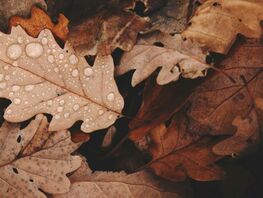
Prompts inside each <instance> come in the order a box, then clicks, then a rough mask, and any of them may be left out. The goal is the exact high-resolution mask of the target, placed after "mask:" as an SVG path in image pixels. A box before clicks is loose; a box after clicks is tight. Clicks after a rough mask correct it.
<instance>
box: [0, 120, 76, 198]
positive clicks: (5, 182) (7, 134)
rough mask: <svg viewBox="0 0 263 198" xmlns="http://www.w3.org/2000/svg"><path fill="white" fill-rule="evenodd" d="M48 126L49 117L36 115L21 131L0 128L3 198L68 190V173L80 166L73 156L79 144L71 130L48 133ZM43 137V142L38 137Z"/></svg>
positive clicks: (8, 126) (9, 126) (12, 126)
mask: <svg viewBox="0 0 263 198" xmlns="http://www.w3.org/2000/svg"><path fill="white" fill-rule="evenodd" d="M45 125H47V120H46V118H45V117H44V116H43V115H37V116H36V118H35V119H34V120H32V121H31V122H30V124H29V125H28V126H27V127H26V128H24V129H22V130H20V129H19V125H16V124H10V123H7V122H5V123H4V124H3V125H2V127H1V128H0V147H1V150H0V178H1V180H0V184H1V188H0V194H1V195H4V197H29V198H31V197H32V198H36V197H43V198H44V197H46V196H45V194H43V191H44V192H47V193H51V194H52V193H65V192H68V191H69V188H70V181H69V179H68V178H67V176H66V174H67V173H69V172H72V171H74V170H76V169H77V168H79V167H80V165H81V158H80V157H78V156H71V155H70V153H71V152H73V151H74V150H76V149H77V148H78V147H79V144H74V143H73V142H71V140H70V133H69V132H68V131H58V132H53V133H52V134H49V133H48V132H47V130H46V129H47V128H46V127H43V126H45ZM40 134H41V135H43V137H44V139H43V140H41V139H39V138H38V137H39V135H40ZM46 134H49V136H47V135H46ZM35 135H37V136H38V137H35ZM39 189H41V190H42V191H40V190H39Z"/></svg>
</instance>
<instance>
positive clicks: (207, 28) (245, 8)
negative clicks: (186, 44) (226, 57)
mask: <svg viewBox="0 0 263 198" xmlns="http://www.w3.org/2000/svg"><path fill="white" fill-rule="evenodd" d="M261 20H263V2H262V1H261V0H259V1H251V0H235V1H232V0H231V1H229V0H208V1H206V2H205V3H204V4H203V5H201V6H200V7H199V8H198V9H197V11H196V13H195V15H194V16H193V18H192V19H191V21H190V23H189V26H188V28H187V29H186V30H185V31H184V32H183V33H182V35H183V36H184V37H185V38H187V39H190V40H193V41H197V42H198V43H199V44H200V45H201V46H203V47H204V48H205V49H207V50H209V51H214V52H217V53H222V54H226V53H227V52H228V50H229V49H230V47H231V45H232V44H233V42H234V41H235V39H236V36H237V34H243V35H244V36H246V37H248V38H259V37H260V36H261V35H262V29H261V26H260V21H261Z"/></svg>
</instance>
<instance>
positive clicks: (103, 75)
mask: <svg viewBox="0 0 263 198" xmlns="http://www.w3.org/2000/svg"><path fill="white" fill-rule="evenodd" d="M0 48H1V51H0V59H1V60H0V97H4V98H8V99H10V100H11V101H12V104H11V105H10V106H9V107H8V108H7V110H6V111H5V115H4V117H5V119H6V120H8V121H10V122H21V121H24V120H27V119H29V118H31V117H32V116H34V115H36V114H38V113H49V114H51V115H52V116H53V119H52V121H51V123H50V126H49V130H50V131H56V130H62V129H67V128H69V127H71V126H72V125H73V124H74V123H75V122H76V121H78V120H82V121H83V124H82V125H81V129H82V131H84V132H92V131H94V130H98V129H101V128H105V127H108V126H110V125H111V124H112V123H114V121H115V120H116V118H117V116H118V115H119V114H120V113H121V110H122V108H123V99H122V97H121V95H120V94H119V92H118V89H117V86H116V84H115V81H114V77H113V70H114V65H113V60H112V57H111V56H98V57H97V58H96V60H95V63H94V65H93V67H91V66H89V65H88V63H87V62H86V60H85V58H84V57H82V56H76V55H75V54H74V51H73V50H72V48H70V47H69V46H66V47H65V48H64V49H61V48H60V47H59V45H58V44H57V43H56V42H55V40H54V38H53V36H52V34H51V32H50V31H49V30H43V31H41V33H40V34H39V36H38V38H32V37H30V36H28V35H27V34H26V33H25V32H24V30H23V29H21V28H20V27H16V28H12V32H11V34H10V35H6V34H3V33H0Z"/></svg>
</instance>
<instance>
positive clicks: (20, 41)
mask: <svg viewBox="0 0 263 198" xmlns="http://www.w3.org/2000/svg"><path fill="white" fill-rule="evenodd" d="M17 42H18V43H20V44H21V43H23V37H21V36H19V37H18V38H17Z"/></svg>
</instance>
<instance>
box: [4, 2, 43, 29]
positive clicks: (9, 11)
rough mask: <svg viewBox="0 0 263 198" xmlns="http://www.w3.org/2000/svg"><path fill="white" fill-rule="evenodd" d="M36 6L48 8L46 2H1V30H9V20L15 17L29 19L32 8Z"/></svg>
mask: <svg viewBox="0 0 263 198" xmlns="http://www.w3.org/2000/svg"><path fill="white" fill-rule="evenodd" d="M36 4H37V5H38V6H40V7H41V8H43V9H46V8H47V5H46V2H45V1H44V0H19V1H17V0H8V1H6V0H0V26H1V28H3V29H7V27H8V20H9V18H10V17H11V16H13V15H18V16H22V17H28V16H29V15H30V8H31V7H32V6H33V5H36Z"/></svg>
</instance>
